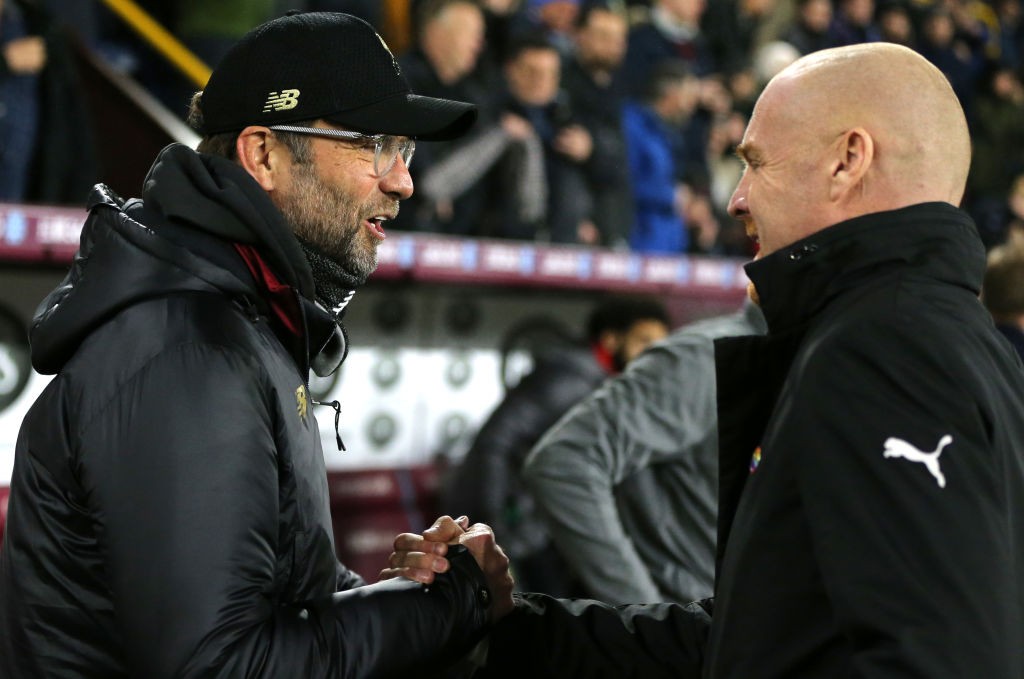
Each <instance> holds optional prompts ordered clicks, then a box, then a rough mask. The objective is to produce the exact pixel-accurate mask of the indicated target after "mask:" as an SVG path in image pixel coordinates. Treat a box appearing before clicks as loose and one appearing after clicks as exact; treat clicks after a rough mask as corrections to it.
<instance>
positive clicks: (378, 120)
mask: <svg viewBox="0 0 1024 679" xmlns="http://www.w3.org/2000/svg"><path fill="white" fill-rule="evenodd" d="M191 113H192V118H191V119H192V122H193V124H194V126H195V127H196V129H197V131H199V132H200V133H201V134H202V135H203V138H202V141H201V142H200V145H199V152H196V151H193V150H191V149H189V148H187V147H185V146H181V145H178V144H174V145H171V146H168V147H167V148H165V149H164V150H163V151H162V152H161V153H160V155H159V157H158V158H157V160H156V162H155V163H154V165H153V167H152V169H151V171H150V173H149V175H148V177H147V179H146V182H145V186H144V187H143V197H142V199H133V200H130V201H127V202H126V201H124V200H122V199H121V198H119V197H118V196H116V195H114V194H113V193H112V192H111V191H110V190H109V189H108V188H107V187H105V186H103V185H100V186H98V187H97V188H96V190H95V191H94V193H93V195H92V197H91V199H90V215H89V218H88V220H87V222H86V224H85V226H84V229H83V235H82V241H81V242H82V249H81V252H80V253H79V255H78V256H77V257H76V258H75V261H74V264H73V265H72V270H71V271H70V272H69V273H68V275H67V277H66V279H65V280H64V281H63V282H62V283H61V284H60V285H59V286H58V287H57V288H56V289H55V290H54V291H53V292H52V293H51V294H50V296H48V297H47V299H46V300H44V302H43V304H42V305H41V306H40V311H39V314H38V316H37V318H36V319H35V321H34V323H33V324H32V334H31V345H32V362H33V366H34V367H35V369H36V370H38V371H39V372H41V373H44V374H58V377H56V378H55V379H54V380H53V381H52V382H51V383H50V384H51V386H50V388H48V389H47V390H46V391H44V392H43V394H42V395H41V396H40V397H39V398H38V400H37V401H36V403H35V405H34V406H33V407H32V409H31V411H30V414H29V415H28V416H27V417H26V419H25V421H24V423H23V426H22V430H21V433H20V435H19V437H18V441H19V445H18V447H17V449H16V452H15V463H14V472H13V479H12V482H11V496H10V513H9V515H8V522H7V526H6V528H5V535H4V540H5V542H4V548H3V550H2V553H0V675H2V676H4V677H10V678H12V679H14V678H20V677H52V676H59V675H62V674H63V675H68V674H70V675H74V676H89V677H124V676H135V677H169V676H193V677H194V676H210V675H219V676H225V677H226V676H231V677H242V676H268V677H270V676H273V677H284V676H288V677H290V676H320V677H325V676H351V677H371V676H373V677H380V676H398V675H403V674H407V673H413V672H424V673H428V674H429V673H431V672H433V671H437V670H441V669H442V668H444V667H445V666H446V665H448V664H449V663H450V662H451V661H453V660H456V659H458V658H459V657H460V656H462V654H464V653H465V652H466V651H468V650H469V649H470V648H472V647H473V645H474V644H475V643H476V642H477V640H478V639H479V638H480V635H481V634H482V633H483V632H484V630H485V628H486V627H487V625H488V623H489V621H493V620H495V619H497V618H499V617H500V616H501V615H502V614H504V613H506V612H508V611H509V610H510V609H511V607H512V605H513V602H512V582H511V578H510V576H509V574H508V571H507V567H508V560H507V559H506V558H505V557H504V555H503V554H502V553H501V551H500V549H499V548H498V547H497V546H496V545H495V544H494V541H493V535H492V534H491V532H490V530H489V529H487V528H486V527H483V526H477V527H476V528H470V530H469V532H467V533H466V534H465V535H467V536H470V537H469V538H468V540H467V539H465V538H463V539H462V540H460V545H461V547H465V548H466V549H465V550H464V549H462V548H461V547H460V546H453V547H452V548H451V551H449V548H448V546H447V545H438V546H437V547H436V548H435V549H437V550H438V551H436V552H435V551H431V553H429V554H428V553H421V554H420V555H419V556H418V557H413V558H412V559H411V560H406V561H404V562H403V565H402V566H397V567H395V568H391V569H385V572H384V575H385V576H393V575H404V574H410V575H415V573H416V572H417V571H419V570H422V569H424V568H429V567H430V565H431V564H432V563H434V561H435V558H436V555H439V554H441V553H442V552H447V553H448V554H449V556H450V557H451V558H450V559H449V560H447V564H448V565H449V566H450V567H451V568H450V570H448V572H447V573H446V574H443V575H439V576H437V577H436V578H434V577H431V578H430V579H431V580H432V582H433V586H431V587H429V588H427V589H424V588H423V587H422V586H421V585H419V584H417V583H414V582H409V581H405V580H391V581H388V582H382V583H378V584H375V585H369V586H363V584H364V583H363V581H362V579H361V578H360V577H359V576H358V575H356V574H355V573H353V572H352V571H350V570H348V569H347V568H345V567H344V566H343V565H342V564H340V563H339V562H338V560H337V557H336V555H335V550H334V541H333V537H332V533H333V531H332V528H331V524H330V512H329V507H328V497H327V485H326V476H325V469H324V459H323V451H322V450H321V446H320V430H319V427H318V425H317V422H316V418H315V416H314V414H313V412H312V408H313V406H314V405H316V403H315V402H313V401H311V399H310V396H309V391H308V388H307V378H308V373H309V370H310V369H311V368H312V369H313V370H314V371H315V372H317V373H318V374H320V375H326V374H329V373H330V372H332V371H334V370H335V369H336V368H337V367H338V365H339V364H340V362H341V361H342V360H343V358H344V355H345V352H346V344H347V340H346V338H345V334H344V332H343V331H342V328H341V326H340V319H341V315H342V313H343V311H344V308H345V306H346V305H347V304H348V302H349V300H350V299H351V296H352V294H353V292H354V289H355V288H357V287H359V286H360V285H361V284H362V283H363V282H364V281H365V280H366V278H367V276H369V275H370V273H371V272H372V271H373V270H374V268H375V267H376V262H377V254H376V251H377V246H378V244H379V243H380V241H381V240H382V239H383V238H384V229H383V226H382V225H383V224H384V223H386V220H387V219H388V218H390V217H391V216H393V215H394V213H395V211H396V210H397V209H398V203H399V201H400V200H401V199H403V198H407V197H408V196H409V195H410V194H411V193H412V190H413V185H412V181H411V179H410V177H409V173H408V164H409V162H410V161H411V159H412V154H413V151H414V149H415V146H414V143H413V140H412V138H413V137H418V138H424V139H430V138H446V137H450V136H456V135H458V134H460V133H462V132H463V131H464V130H465V129H466V128H467V127H468V126H469V125H471V124H472V121H473V117H474V113H473V107H472V106H471V105H469V104H465V103H462V102H455V101H449V100H438V99H432V98H427V97H416V96H415V95H412V94H411V93H410V92H409V90H408V87H407V85H406V83H405V82H404V80H403V78H402V76H401V72H400V70H399V68H398V66H397V64H396V62H395V60H394V57H393V56H392V54H391V52H390V51H389V50H388V48H387V46H386V45H385V44H384V42H383V40H382V39H381V38H380V36H379V35H378V34H377V33H376V32H375V31H374V30H373V28H372V27H371V26H370V25H369V24H366V23H365V22H363V21H361V20H359V19H356V18H355V17H350V16H348V15H344V14H326V13H308V14H298V15H294V16H288V17H283V18H281V19H277V20H274V21H272V22H269V23H267V24H264V25H262V26H260V27H258V28H257V29H255V30H254V31H253V32H251V33H249V34H248V35H247V36H246V37H244V38H243V39H242V40H241V41H240V42H239V43H238V44H237V45H236V46H235V47H234V48H232V50H231V51H229V52H228V54H227V55H226V56H225V57H224V59H223V60H222V61H221V62H220V64H219V66H218V67H217V68H216V69H215V70H214V72H213V75H212V77H211V78H210V81H209V83H208V84H207V85H206V88H205V89H204V90H203V91H202V92H200V93H198V94H197V95H196V96H195V98H194V99H193V109H192V112H191ZM357 130H359V131H357ZM339 447H340V437H339ZM463 525H465V524H463ZM445 526H449V528H450V529H455V527H456V522H454V521H452V519H450V518H444V519H443V520H441V521H439V522H438V524H437V526H436V529H435V531H436V530H437V529H444V528H445ZM459 530H460V532H461V528H460V529H459ZM428 534H432V533H431V532H428ZM467 550H468V551H467ZM414 566H418V568H414ZM446 570H447V569H446Z"/></svg>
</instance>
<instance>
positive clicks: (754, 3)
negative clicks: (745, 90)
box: [701, 0, 776, 76]
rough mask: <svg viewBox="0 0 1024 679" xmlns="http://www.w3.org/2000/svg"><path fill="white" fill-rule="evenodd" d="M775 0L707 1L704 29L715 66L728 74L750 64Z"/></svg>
mask: <svg viewBox="0 0 1024 679" xmlns="http://www.w3.org/2000/svg"><path fill="white" fill-rule="evenodd" d="M775 4H776V0H717V1H713V2H710V3H709V4H708V7H707V10H706V11H705V12H704V15H703V17H702V19H701V32H702V33H703V34H704V37H705V38H706V39H707V41H708V49H709V50H710V52H711V55H712V59H713V60H714V63H715V68H716V70H717V71H719V72H720V73H723V74H724V75H726V76H729V75H732V74H735V73H739V72H741V71H745V70H747V69H749V68H750V61H751V57H752V56H753V54H754V51H755V49H756V48H757V38H758V36H759V34H760V31H761V29H762V27H763V25H764V23H765V21H766V20H767V19H768V18H769V16H770V15H771V13H772V12H773V11H774V10H775Z"/></svg>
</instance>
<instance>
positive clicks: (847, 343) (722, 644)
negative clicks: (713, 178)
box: [407, 43, 1024, 679]
mask: <svg viewBox="0 0 1024 679" xmlns="http://www.w3.org/2000/svg"><path fill="white" fill-rule="evenodd" d="M738 152H739V154H740V156H741V158H742V159H743V160H744V162H745V163H746V169H745V171H744V174H743V177H742V179H741V181H740V183H739V186H738V187H737V188H736V192H735V194H734V195H733V197H732V200H731V203H730V208H729V209H730V212H731V213H732V214H733V215H734V216H736V217H737V218H739V219H741V220H742V221H743V222H744V224H745V225H746V228H747V232H748V233H749V235H750V236H751V237H752V238H754V239H756V240H757V242H758V243H759V244H760V251H759V253H758V255H757V257H756V258H755V261H754V262H752V263H750V264H748V265H747V273H748V275H749V278H750V280H751V281H752V282H753V285H752V296H753V297H755V298H757V299H758V300H759V303H760V305H761V308H762V310H763V311H764V314H765V317H766V319H767V321H768V327H769V332H768V335H767V336H765V337H744V338H732V339H728V340H719V341H718V343H717V345H716V360H717V363H718V398H719V448H720V463H719V468H720V479H719V485H720V498H719V502H720V506H719V535H718V559H717V576H716V587H715V594H716V597H715V599H714V600H708V601H703V602H700V603H697V604H691V605H690V606H688V607H680V606H676V605H672V604H664V605H638V606H626V607H620V608H611V607H608V606H604V605H601V604H597V603H594V602H578V601H577V602H570V601H560V600H554V599H550V598H545V597H543V596H539V595H523V596H521V597H520V598H519V599H518V601H517V603H516V609H515V611H514V612H513V613H511V614H510V615H509V616H507V617H506V618H505V619H503V620H502V622H501V623H499V624H498V626H497V627H496V628H495V629H494V630H493V632H492V633H491V635H490V651H489V659H488V664H487V667H486V668H485V670H486V673H485V674H484V675H483V676H488V677H503V676H530V677H531V678H533V679H536V678H538V677H576V678H579V677H613V676H623V677H625V676H630V677H644V678H646V679H650V678H656V677H673V678H675V679H679V678H683V679H685V678H691V677H692V678H697V677H701V678H703V679H793V678H795V677H814V678H822V679H833V678H836V679H838V678H840V677H844V678H847V677H848V678H852V677H857V678H868V677H885V678H887V679H889V678H894V677H907V678H910V677H914V678H919V679H920V678H924V677H927V678H928V679H941V678H945V677H949V678H953V677H958V678H967V677H970V678H974V677H984V678H985V679H1021V677H1024V520H1022V519H1021V517H1022V516H1024V443H1022V442H1024V376H1022V373H1021V371H1020V368H1019V366H1018V364H1017V362H1016V360H1015V358H1014V356H1013V353H1012V352H1013V350H1012V348H1010V347H1009V345H1008V344H1007V343H1006V342H1004V341H1003V340H1002V339H1001V338H1000V337H999V336H998V335H997V333H996V331H995V329H994V328H993V325H992V322H991V320H990V319H989V318H988V316H987V312H986V311H985V309H984V307H982V305H981V304H980V302H979V301H978V292H979V288H980V284H981V280H982V275H983V272H984V268H985V252H984V248H983V246H982V244H981V241H980V240H979V238H978V235H977V233H976V230H975V227H974V225H973V223H972V222H971V220H970V219H969V218H968V217H967V215H966V214H965V213H963V212H962V211H960V210H959V209H958V208H957V207H956V205H957V204H958V203H959V201H960V199H961V196H962V194H963V191H964V183H965V179H966V176H967V168H968V165H969V156H970V145H969V139H968V135H967V125H966V123H965V121H964V116H963V112H962V111H961V109H960V106H959V105H958V103H957V100H956V97H955V96H954V94H953V91H952V89H950V86H949V84H948V83H947V82H946V80H945V79H944V78H943V76H942V74H941V73H939V71H937V70H936V69H935V68H934V67H933V66H931V65H930V64H929V63H928V62H926V61H925V60H924V59H922V58H921V57H919V56H918V55H917V54H915V53H914V52H912V51H910V50H908V49H905V48H902V47H898V46H895V45H891V44H879V43H875V44H871V45H858V46H853V47H844V48H838V49H834V50H825V51H822V52H816V53H813V54H811V55H809V56H807V57H804V58H803V59H801V60H799V61H797V62H796V63H794V64H793V65H792V66H790V67H789V68H787V69H786V70H784V71H783V72H782V73H780V74H779V75H778V76H776V77H775V78H774V79H773V80H772V81H771V82H770V83H769V85H768V86H767V88H766V89H765V91H764V93H763V94H762V95H761V98H760V100H759V101H758V103H757V106H756V107H755V109H754V113H753V115H752V117H751V120H750V124H749V126H748V129H747V131H746V134H745V136H744V139H743V143H742V144H741V145H740V147H739V149H738ZM755 291H756V292H755ZM498 538H499V540H500V536H498ZM407 548H409V549H411V548H412V545H411V544H410V545H409V546H408V547H407ZM595 567H609V565H608V564H595ZM523 649H535V650H539V651H540V652H535V653H528V654H527V653H523V652H522V650H523Z"/></svg>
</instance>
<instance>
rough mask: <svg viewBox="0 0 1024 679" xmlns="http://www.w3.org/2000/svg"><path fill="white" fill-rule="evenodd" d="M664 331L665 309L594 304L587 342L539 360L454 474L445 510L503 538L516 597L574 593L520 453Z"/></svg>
mask: <svg viewBox="0 0 1024 679" xmlns="http://www.w3.org/2000/svg"><path fill="white" fill-rule="evenodd" d="M669 327H670V323H669V318H668V315H667V313H666V312H665V309H664V307H663V306H662V305H661V304H660V303H659V302H656V301H654V300H652V299H648V298H619V297H613V298H610V299H608V300H605V301H604V302H602V303H600V304H598V305H597V306H596V307H595V308H594V309H593V311H592V312H591V314H590V316H589V318H588V319H587V325H586V337H585V339H584V340H583V341H582V342H580V343H579V345H578V346H569V347H565V348H563V349H559V350H556V351H552V352H550V353H549V354H547V355H542V356H539V357H538V358H537V363H536V365H535V366H534V369H533V370H532V371H531V372H530V373H529V374H527V375H526V376H525V377H524V378H523V379H522V381H520V382H519V384H517V385H516V386H515V387H513V388H512V389H511V390H510V391H509V392H508V393H507V394H506V395H505V398H504V399H503V400H502V401H501V403H500V404H499V405H498V407H497V408H496V409H495V410H494V412H493V413H492V414H491V415H490V417H488V419H487V421H486V422H485V423H484V424H483V426H482V427H481V428H480V431H479V432H478V433H477V435H476V438H475V440H474V441H473V445H472V447H471V448H470V450H469V452H468V453H466V457H465V458H464V459H463V461H462V463H461V464H460V465H459V467H458V468H457V469H456V471H455V473H454V476H453V478H452V481H451V488H450V491H449V492H447V493H446V494H447V498H446V500H445V504H446V505H447V508H449V509H450V510H451V511H452V512H453V516H456V515H458V514H465V515H468V516H470V517H473V520H474V521H480V522H483V523H486V524H487V525H489V526H491V527H492V528H493V529H494V531H495V533H496V534H498V535H501V536H502V537H501V544H502V548H503V549H504V550H505V552H506V553H507V554H508V556H509V558H511V559H512V561H513V563H514V564H515V572H516V584H517V587H518V588H520V589H521V590H523V591H534V592H544V593H547V594H551V595H554V596H569V595H571V594H574V593H576V589H575V587H574V585H573V583H572V578H571V577H570V575H569V571H568V569H567V568H566V567H565V564H564V562H563V561H562V560H561V559H560V558H559V556H558V553H557V552H556V551H555V549H554V547H553V546H552V545H551V544H550V542H549V540H548V537H547V531H546V530H545V528H544V524H543V522H542V521H541V519H540V517H539V516H537V515H536V514H535V511H534V508H533V500H532V498H531V497H530V496H529V494H528V493H527V492H526V491H525V490H524V488H523V486H522V484H521V481H520V469H521V468H522V463H523V460H524V459H525V458H526V454H527V453H529V452H530V448H532V447H533V445H534V444H535V443H536V442H537V440H538V439H539V438H540V437H541V436H542V435H543V434H544V432H545V431H547V430H548V428H549V427H550V426H551V425H552V424H554V423H555V422H556V421H557V420H558V418H559V417H561V416H562V415H563V414H564V413H565V412H566V411H568V410H569V409H570V408H571V407H572V406H573V405H575V404H576V403H578V402H579V401H580V400H581V399H583V398H584V397H585V396H586V395H587V394H590V393H591V392H592V391H594V389H596V388H597V387H598V386H599V385H600V384H601V383H602V382H603V381H604V380H605V379H606V378H607V377H608V376H609V375H615V374H617V373H619V372H621V371H622V369H623V368H625V366H626V365H627V364H628V363H629V362H630V361H631V360H633V359H634V358H636V356H638V355H639V354H640V352H642V351H643V350H644V349H645V348H646V347H647V346H648V345H650V344H651V343H653V342H656V341H658V340H660V339H662V338H663V337H665V336H666V335H667V334H668V331H669Z"/></svg>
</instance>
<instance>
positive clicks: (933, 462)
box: [882, 434, 953, 488]
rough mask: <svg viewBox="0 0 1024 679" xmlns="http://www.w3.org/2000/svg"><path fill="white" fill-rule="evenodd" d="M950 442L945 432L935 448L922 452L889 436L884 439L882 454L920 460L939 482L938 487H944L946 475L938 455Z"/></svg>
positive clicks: (913, 460)
mask: <svg viewBox="0 0 1024 679" xmlns="http://www.w3.org/2000/svg"><path fill="white" fill-rule="evenodd" d="M952 442H953V437H952V436H949V435H948V434H947V435H946V436H943V437H942V438H941V439H939V445H938V446H937V447H936V448H935V450H933V451H931V452H924V451H923V450H918V449H917V448H915V447H914V446H913V445H911V444H909V443H907V442H906V441H904V440H903V439H898V438H894V437H890V438H887V439H886V440H885V452H883V453H882V455H883V456H885V457H902V458H903V459H905V460H910V461H911V462H920V463H921V464H923V465H924V466H925V467H926V468H927V469H928V471H929V472H930V473H931V475H932V476H934V477H935V482H936V483H938V484H939V488H945V487H946V476H945V474H943V473H942V468H941V467H939V455H942V449H943V448H945V447H946V446H948V445H949V444H950V443H952Z"/></svg>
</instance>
